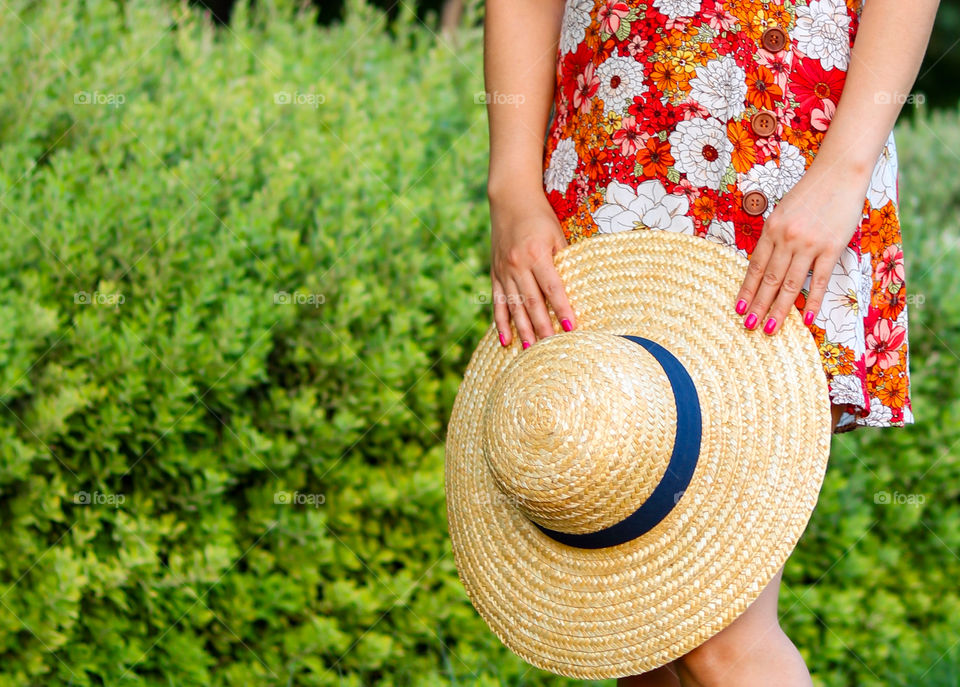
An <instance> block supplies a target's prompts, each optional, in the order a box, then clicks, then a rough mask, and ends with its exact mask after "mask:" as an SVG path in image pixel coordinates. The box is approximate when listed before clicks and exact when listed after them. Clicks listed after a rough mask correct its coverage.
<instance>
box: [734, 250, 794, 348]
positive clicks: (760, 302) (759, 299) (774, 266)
mask: <svg viewBox="0 0 960 687" xmlns="http://www.w3.org/2000/svg"><path fill="white" fill-rule="evenodd" d="M757 245H758V247H759V243H758V244H757ZM769 245H770V247H769V248H768V249H765V251H766V250H769V257H768V259H767V260H766V261H765V262H764V263H763V264H762V266H761V263H760V262H759V260H758V261H757V263H756V266H755V267H754V266H753V265H751V266H750V267H748V268H747V276H748V278H750V280H751V284H752V283H756V282H757V281H759V284H758V286H756V289H755V291H756V292H755V293H754V294H753V298H752V299H751V300H750V305H749V306H748V308H747V316H746V317H745V318H744V321H743V326H745V327H746V328H747V329H755V328H756V327H757V326H760V325H762V326H763V331H764V332H766V333H767V334H772V333H773V330H774V328H775V327H776V326H777V321H776V320H775V319H773V318H772V317H770V316H769V315H768V313H769V311H770V306H772V305H773V302H774V300H776V297H777V294H778V293H779V292H780V286H781V284H782V283H783V278H784V276H785V275H786V273H787V270H788V269H789V267H790V263H791V262H792V260H793V255H792V254H791V253H790V251H788V250H787V249H785V248H782V247H779V246H777V245H776V244H773V243H772V242H769ZM755 255H756V253H754V256H755ZM752 262H753V259H752V258H751V263H752ZM761 318H762V319H761Z"/></svg>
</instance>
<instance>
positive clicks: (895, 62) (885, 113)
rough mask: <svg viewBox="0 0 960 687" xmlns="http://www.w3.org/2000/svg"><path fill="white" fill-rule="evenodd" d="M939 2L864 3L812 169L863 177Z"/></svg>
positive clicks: (910, 78) (912, 76)
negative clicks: (837, 99)
mask: <svg viewBox="0 0 960 687" xmlns="http://www.w3.org/2000/svg"><path fill="white" fill-rule="evenodd" d="M938 4H939V2H938V0H909V2H904V0H866V1H865V4H864V6H863V10H862V13H861V18H860V26H859V28H858V29H857V37H856V40H855V41H854V46H853V49H852V53H851V57H850V65H849V67H848V69H847V75H846V81H845V83H844V86H843V92H842V93H841V95H840V100H839V102H838V103H837V110H836V112H835V113H834V115H833V119H832V120H831V122H830V125H829V127H828V129H827V133H826V134H825V135H824V137H823V141H822V143H821V146H820V150H819V151H818V153H817V156H816V158H815V159H814V162H813V163H812V165H813V166H815V167H817V168H818V169H821V170H823V169H826V170H831V171H833V172H839V173H841V174H851V175H853V176H854V177H858V178H860V179H866V178H867V177H869V175H870V174H871V173H872V171H873V167H874V165H875V164H876V161H877V158H878V157H879V156H880V152H881V151H882V150H883V146H884V144H885V143H886V141H887V137H888V136H889V134H890V130H891V129H892V128H893V126H894V124H895V123H896V121H897V116H898V115H899V113H900V110H901V108H902V107H903V102H904V98H905V96H906V94H907V93H908V92H909V91H910V89H911V88H912V87H913V84H914V81H915V80H916V78H917V73H918V72H919V70H920V64H921V62H922V61H923V55H924V53H925V52H926V48H927V44H928V41H929V40H930V32H931V30H932V27H933V22H934V18H935V16H936V12H937V6H938Z"/></svg>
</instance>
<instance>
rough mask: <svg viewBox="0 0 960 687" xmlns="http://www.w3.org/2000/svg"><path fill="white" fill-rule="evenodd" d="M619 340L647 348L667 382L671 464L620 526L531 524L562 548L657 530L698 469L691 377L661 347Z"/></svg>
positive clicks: (698, 427)
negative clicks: (580, 528) (582, 529)
mask: <svg viewBox="0 0 960 687" xmlns="http://www.w3.org/2000/svg"><path fill="white" fill-rule="evenodd" d="M621 336H623V337H624V338H625V339H630V340H631V341H633V342H635V343H638V344H640V345H641V346H643V347H644V348H646V349H647V350H648V351H649V352H650V353H651V354H652V355H653V356H654V357H655V358H656V359H657V361H658V362H659V363H660V365H661V367H663V371H664V372H665V373H666V375H667V378H668V379H669V380H670V386H671V387H672V388H673V398H674V400H675V402H676V406H677V427H676V436H675V438H674V442H673V453H672V454H671V456H670V462H669V463H668V464H667V469H666V471H665V473H664V475H663V479H661V480H660V483H659V484H658V485H657V486H656V488H655V489H654V490H653V493H651V494H650V497H649V498H648V499H647V500H646V501H644V502H643V503H642V504H641V505H640V507H639V508H637V510H635V511H634V512H633V513H631V514H630V515H628V516H627V517H626V518H624V519H623V520H621V521H620V522H617V523H614V524H613V525H610V526H609V527H605V528H603V529H602V530H598V531H596V532H586V533H582V534H577V533H570V532H558V531H557V530H551V529H547V528H545V527H543V526H541V525H539V524H538V523H534V524H535V525H537V527H538V528H540V530H541V531H542V532H543V533H544V534H546V535H547V536H548V537H550V538H552V539H555V540H556V541H558V542H560V543H561V544H567V545H569V546H576V547H578V548H581V549H599V548H604V547H607V546H616V545H617V544H623V543H625V542H628V541H631V540H633V539H636V538H637V537H639V536H641V535H642V534H645V533H646V532H649V531H650V530H651V529H653V528H654V527H656V526H657V524H659V523H660V522H662V521H663V519H664V518H665V517H667V515H668V514H669V513H670V511H672V510H673V508H674V507H675V506H676V504H677V501H678V500H679V497H680V495H681V494H682V493H683V491H684V490H685V489H686V488H687V485H689V484H690V480H691V478H692V477H693V471H694V470H695V469H696V467H697V458H698V457H699V455H700V437H701V433H702V418H701V414H700V399H699V397H698V396H697V388H696V386H694V384H693V380H692V379H691V378H690V374H689V373H688V372H687V370H686V368H684V366H683V364H682V363H681V362H680V361H679V360H677V358H676V357H675V356H674V355H673V354H672V353H671V352H670V351H668V350H667V349H665V348H664V347H663V346H661V345H660V344H658V343H655V342H653V341H651V340H650V339H645V338H643V337H642V336H631V335H629V334H622V335H621Z"/></svg>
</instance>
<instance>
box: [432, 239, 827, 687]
mask: <svg viewBox="0 0 960 687" xmlns="http://www.w3.org/2000/svg"><path fill="white" fill-rule="evenodd" d="M554 262H555V265H556V267H557V270H558V272H559V274H560V277H561V279H562V280H563V283H564V287H565V290H566V292H567V296H568V297H569V299H570V303H571V305H572V306H573V308H574V311H575V313H576V318H577V328H576V329H574V330H573V331H570V332H564V331H562V329H561V327H560V326H559V323H558V322H557V320H556V317H555V316H554V315H553V314H551V318H552V320H553V325H554V331H555V332H556V335H554V336H551V337H548V338H545V339H540V340H538V341H537V342H535V343H534V344H533V345H532V346H530V347H529V348H528V349H527V350H523V349H522V348H521V345H520V342H519V337H517V336H516V331H514V340H513V342H512V343H511V345H510V346H509V347H506V348H504V347H503V346H501V344H500V343H499V340H498V336H497V331H496V327H495V326H494V325H491V326H490V328H489V330H488V331H487V332H486V334H485V335H484V337H483V338H482V340H481V341H480V344H479V345H478V347H477V349H476V350H475V351H474V353H473V356H472V358H471V360H470V363H469V365H468V366H467V369H466V371H465V372H464V377H463V381H462V383H461V385H460V389H459V391H458V393H457V397H456V399H455V401H454V404H453V409H452V412H451V416H450V421H449V426H448V428H447V442H446V456H445V478H446V484H445V489H446V496H447V516H448V521H449V528H450V537H451V543H452V547H453V553H454V559H455V563H456V567H457V571H458V574H459V576H460V580H461V581H462V583H463V585H464V587H465V589H466V592H467V596H468V597H469V599H470V601H471V603H472V604H473V605H474V607H475V608H476V610H477V612H478V613H479V614H480V615H481V616H482V617H483V619H484V620H485V621H486V623H487V624H488V625H489V627H490V628H491V630H492V631H493V632H494V633H495V634H496V635H497V636H498V637H499V638H500V640H501V641H502V642H503V643H504V644H505V645H506V646H507V647H508V648H509V649H510V650H512V651H513V652H514V653H516V654H517V655H518V656H520V657H521V658H523V659H524V660H525V661H527V662H528V663H531V664H533V665H534V666H537V667H540V668H543V669H545V670H549V671H551V672H554V673H558V674H561V675H567V676H570V677H576V678H582V679H603V678H611V677H620V676H624V675H630V674H637V673H642V672H646V671H649V670H653V669H654V668H657V667H659V666H662V665H664V664H666V663H669V662H670V661H672V660H673V659H675V658H678V657H679V656H682V655H683V654H685V653H687V652H689V651H690V650H691V649H693V648H695V647H697V646H698V645H700V644H702V643H703V642H705V641H706V640H707V639H709V638H710V637H712V636H713V635H715V634H716V633H717V632H719V631H720V630H722V629H723V628H724V627H726V626H727V625H729V624H730V623H731V622H733V620H734V619H735V618H737V616H739V615H740V614H741V613H743V611H744V610H745V609H746V608H747V606H748V605H749V604H750V603H751V602H752V601H753V600H754V599H756V598H757V597H758V596H759V595H760V592H761V591H762V590H763V588H764V587H765V586H766V585H767V583H769V582H770V580H771V579H772V578H773V576H774V575H775V574H776V572H777V571H778V570H779V569H780V567H781V566H782V565H783V564H784V562H785V561H786V560H787V558H788V557H789V555H790V553H791V551H792V550H793V548H794V547H795V545H796V543H797V541H798V540H799V538H800V535H801V534H802V533H803V531H804V529H805V528H806V525H807V522H808V520H809V518H810V515H811V513H812V512H813V509H814V507H815V506H816V503H817V498H818V495H819V491H820V487H821V484H822V481H823V476H824V473H825V471H826V466H827V458H828V454H829V449H830V437H831V430H832V427H831V413H830V400H829V397H828V394H827V380H826V376H825V373H824V370H823V366H822V363H821V360H820V356H819V354H818V350H817V346H816V343H815V341H814V339H813V337H812V335H811V334H810V331H809V330H808V329H807V327H806V326H805V325H804V324H803V322H802V320H801V319H800V313H799V311H798V310H797V309H796V308H791V313H790V315H789V317H788V318H787V320H786V321H785V322H783V324H782V326H781V329H780V331H778V332H777V333H776V334H774V335H773V336H769V335H767V334H764V333H762V332H760V331H751V330H747V329H745V328H744V326H743V324H742V318H741V317H740V316H738V315H737V314H736V313H735V312H734V310H733V305H732V304H733V302H734V300H735V298H736V295H737V292H738V290H739V287H740V284H741V282H742V280H743V276H744V274H745V270H746V266H747V260H746V259H745V258H744V257H743V256H742V255H739V254H738V253H736V252H735V251H732V250H730V248H729V247H727V246H724V245H720V244H717V243H713V242H711V241H707V240H704V239H703V238H701V237H696V236H690V235H685V234H680V233H675V232H671V231H666V230H654V229H646V228H641V229H638V230H634V231H627V232H622V233H616V234H602V235H597V236H595V237H591V238H590V239H589V240H585V241H579V242H575V243H573V244H570V245H568V246H566V247H564V248H563V249H562V250H561V251H559V252H558V253H557V254H556V255H555V256H554Z"/></svg>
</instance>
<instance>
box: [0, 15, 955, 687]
mask: <svg viewBox="0 0 960 687" xmlns="http://www.w3.org/2000/svg"><path fill="white" fill-rule="evenodd" d="M294 5H295V3H292V2H290V3H282V2H276V3H269V2H261V3H259V4H258V7H259V9H258V10H257V11H256V12H253V11H251V10H250V9H249V8H248V7H247V6H245V5H244V6H240V7H238V8H237V10H236V12H235V13H234V18H233V23H232V25H231V27H230V28H229V29H228V30H222V31H219V32H217V31H214V30H213V28H212V27H211V26H209V25H208V23H206V22H205V21H204V20H203V18H202V14H201V13H199V12H196V11H192V10H188V9H186V8H182V7H180V8H174V9H170V8H169V7H167V6H161V5H160V4H159V3H145V2H126V3H120V4H118V3H115V2H110V1H107V0H86V1H85V2H82V3H79V2H77V3H65V4H64V5H63V6H60V5H59V4H51V5H47V4H43V3H35V2H31V1H30V0H10V2H9V3H7V4H0V35H3V36H4V40H3V41H2V42H0V67H2V70H3V73H4V75H5V78H4V79H3V81H2V82H0V217H2V222H3V227H2V228H3V230H2V231H0V259H2V261H3V263H2V268H0V291H2V294H3V299H2V304H0V414H2V415H3V422H2V423H0V493H2V499H0V524H2V528H3V530H2V531H3V533H4V538H3V549H2V554H0V687H5V686H6V685H11V686H12V685H18V686H19V685H61V684H62V685H244V686H246V685H331V686H333V685H337V686H341V685H342V686H353V685H385V686H388V687H389V686H390V685H410V686H414V687H419V686H424V687H425V686H427V685H437V684H450V685H481V686H483V687H487V686H489V687H493V686H494V685H517V686H521V685H568V684H570V685H572V684H582V683H579V682H577V681H573V680H565V679H562V678H559V677H557V676H553V675H550V674H548V673H545V672H543V671H539V670H537V669H535V668H531V667H530V666H527V665H526V664H524V663H523V662H522V661H521V660H520V659H518V658H516V657H515V656H514V655H513V654H511V653H510V652H509V651H507V650H506V649H505V648H504V647H503V646H502V645H501V644H500V642H499V640H497V639H496V637H495V636H494V635H493V634H492V633H490V632H489V630H487V628H486V626H485V625H484V624H483V622H482V620H481V619H480V618H479V616H478V615H477V614H476V613H475V611H474V610H473V608H472V607H471V606H470V604H469V602H468V600H467V598H466V596H465V593H464V591H463V588H462V586H461V584H460V582H459V580H458V578H457V575H456V571H455V569H454V565H453V559H452V555H451V553H450V547H449V539H448V535H447V530H446V519H445V515H446V513H445V503H444V495H443V434H444V427H445V422H446V419H447V417H448V415H449V409H450V407H451V405H452V403H453V398H454V396H455V394H456V390H457V388H458V385H459V382H460V375H461V373H462V371H463V368H464V366H465V365H466V362H467V360H468V359H469V355H470V353H471V351H472V350H473V347H474V346H475V344H476V341H477V340H478V339H479V337H480V335H481V334H482V333H483V331H484V329H485V327H486V326H487V324H488V322H489V317H490V309H489V306H488V305H486V296H487V294H488V293H489V276H488V268H487V265H488V258H489V254H488V250H489V240H488V215H487V206H486V195H485V173H486V153H487V138H486V117H485V112H484V108H483V106H482V105H479V104H478V103H477V99H476V95H477V94H478V93H479V92H480V91H482V89H483V80H482V62H481V41H480V33H479V28H476V29H474V30H469V31H466V32H465V33H464V34H463V35H462V36H461V43H460V45H458V46H456V47H451V46H448V45H446V44H444V43H443V42H442V41H440V40H438V39H437V38H436V37H435V36H434V35H433V34H432V32H431V31H429V30H428V29H426V28H425V27H424V26H422V25H421V24H419V23H418V22H416V21H415V19H414V18H413V16H412V14H411V12H410V11H409V9H402V10H401V12H400V15H399V18H398V20H397V21H396V22H395V23H394V24H393V25H392V26H391V27H390V30H387V28H386V25H385V22H384V20H383V17H382V15H381V14H380V13H379V12H378V11H376V10H374V9H372V8H370V7H369V6H367V5H365V4H364V3H363V2H362V1H360V0H357V1H355V2H351V3H350V6H349V8H348V11H347V13H346V18H345V22H344V24H343V25H335V26H331V27H326V28H318V27H317V26H316V25H315V22H314V17H313V16H312V15H310V14H301V13H298V12H297V11H296V8H295V7H294ZM468 24H469V25H470V26H475V27H476V26H477V24H476V22H470V21H468ZM285 101H290V102H285ZM957 120H958V117H957V115H956V113H950V114H943V115H939V116H935V117H931V118H929V119H919V120H917V121H916V122H915V123H913V124H910V125H905V126H904V127H903V128H902V129H901V131H902V134H901V136H900V138H899V139H898V142H899V143H900V151H901V158H902V161H903V164H904V166H905V168H906V170H905V174H904V177H903V181H902V188H901V191H902V194H903V197H904V201H903V205H904V214H905V219H906V224H905V227H904V234H905V237H906V243H907V269H908V278H911V282H910V285H911V286H912V289H913V290H912V293H915V294H922V295H924V296H925V301H924V302H923V304H922V305H920V304H918V305H917V306H916V307H914V308H913V310H912V311H911V315H912V319H911V325H912V329H911V341H912V344H913V346H914V348H913V360H914V361H915V362H914V366H913V372H914V390H915V391H914V394H915V413H916V415H917V418H918V424H917V425H916V426H914V427H910V428H908V429H903V430H869V429H865V430H859V431H858V432H856V433H854V434H852V435H844V436H843V437H838V438H837V439H836V448H837V450H836V452H835V455H834V460H833V464H832V466H831V470H830V472H829V474H828V478H827V484H826V487H825V490H824V494H823V496H822V497H821V500H820V506H819V508H818V510H817V512H816V514H815V515H814V518H813V521H812V523H811V527H810V529H809V530H808V533H807V535H806V536H805V538H804V541H803V542H802V543H801V546H800V548H799V550H798V551H797V552H796V553H795V554H794V556H793V558H792V559H791V562H790V564H789V565H788V567H787V571H786V579H785V585H784V595H783V599H784V601H783V602H782V606H781V608H782V609H783V611H784V612H785V618H784V624H785V626H786V627H787V630H788V632H789V633H790V634H791V636H793V637H795V638H796V640H797V643H798V645H800V646H801V648H802V649H803V651H804V653H805V654H806V656H807V658H808V661H809V663H810V665H811V666H812V668H813V670H814V672H815V674H816V676H817V680H818V683H819V684H821V685H831V686H833V685H847V684H862V685H872V684H914V678H916V677H918V676H920V675H922V674H923V673H924V672H925V671H928V669H929V672H927V675H926V678H928V679H934V676H939V677H937V678H936V679H941V678H942V684H948V680H949V679H951V678H950V675H952V676H953V678H954V679H955V677H956V671H953V672H952V673H951V672H950V671H951V670H952V669H951V666H955V665H956V663H955V661H953V662H951V661H948V660H946V659H945V660H943V661H940V662H936V663H935V659H936V657H937V656H939V655H941V654H943V653H944V652H945V651H946V650H947V649H948V648H949V647H950V644H951V637H952V636H953V635H955V634H956V632H957V629H958V625H957V621H956V620H955V618H956V617H957V610H958V596H957V593H956V589H955V585H954V584H952V583H951V581H952V580H955V579H957V577H958V574H960V560H958V558H957V557H956V555H955V554H954V553H953V552H956V551H958V550H960V531H958V526H957V524H956V523H957V522H958V519H957V517H956V516H957V513H956V509H957V504H958V499H957V487H956V486H955V485H957V484H958V483H960V480H958V479H957V477H958V475H957V472H958V464H957V460H956V458H955V456H954V454H953V453H952V452H951V449H952V447H953V445H954V443H955V442H956V441H957V440H960V430H958V423H957V417H958V414H960V408H958V401H957V400H956V399H955V395H954V393H953V386H954V384H955V382H956V380H957V376H958V361H957V358H956V356H955V355H954V354H953V353H952V352H951V351H950V348H953V349H955V350H960V336H958V332H957V324H956V323H957V322H958V321H960V305H958V304H957V300H956V299H954V298H953V295H954V294H957V293H960V284H957V283H956V280H957V279H958V276H957V270H956V269H955V267H954V266H955V264H956V259H957V252H956V248H955V243H956V236H955V235H954V234H955V233H956V231H955V230H954V229H953V222H952V220H953V219H954V218H955V217H956V216H957V212H956V205H957V202H958V193H957V189H958V186H957V184H956V181H955V177H951V176H950V175H947V174H943V173H942V172H941V170H942V169H944V168H949V166H952V165H955V164H956V159H955V157H953V156H952V154H951V153H950V152H949V150H950V148H951V147H952V149H954V150H960V127H958V121H957ZM881 489H885V490H887V491H893V490H894V489H898V490H899V491H901V492H911V493H913V492H918V493H922V494H924V495H925V496H926V501H925V504H924V505H923V506H922V507H920V508H914V507H912V506H893V505H879V504H875V503H874V499H873V493H874V492H876V491H878V490H881ZM938 649H939V651H935V650H938ZM931 652H934V653H931ZM931 666H934V667H933V668H930V667H931ZM607 684H612V681H608V683H607Z"/></svg>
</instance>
